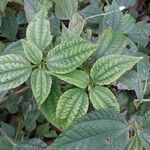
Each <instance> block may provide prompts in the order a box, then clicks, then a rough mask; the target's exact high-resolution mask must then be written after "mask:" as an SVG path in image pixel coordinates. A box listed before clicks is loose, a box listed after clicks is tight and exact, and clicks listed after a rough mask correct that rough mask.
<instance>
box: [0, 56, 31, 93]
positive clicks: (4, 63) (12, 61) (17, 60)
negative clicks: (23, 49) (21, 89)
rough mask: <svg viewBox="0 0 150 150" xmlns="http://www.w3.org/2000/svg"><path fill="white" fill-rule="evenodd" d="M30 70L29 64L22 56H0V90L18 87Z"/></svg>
mask: <svg viewBox="0 0 150 150" xmlns="http://www.w3.org/2000/svg"><path fill="white" fill-rule="evenodd" d="M31 71H32V67H31V64H30V63H29V62H28V61H27V60H26V59H24V58H23V57H22V56H20V55H15V54H9V55H4V56H1V57H0V91H1V90H9V89H11V88H15V87H18V86H19V85H21V84H22V83H23V82H25V81H26V80H27V79H28V77H29V76H30V74H31Z"/></svg>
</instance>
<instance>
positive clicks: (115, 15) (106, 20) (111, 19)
mask: <svg viewBox="0 0 150 150" xmlns="http://www.w3.org/2000/svg"><path fill="white" fill-rule="evenodd" d="M109 12H111V13H110V14H107V15H105V16H104V17H103V22H102V26H103V30H106V29H107V28H109V27H111V28H112V29H113V30H115V31H118V30H119V28H120V24H121V18H122V12H121V11H120V10H119V6H118V4H117V3H116V1H115V0H113V2H112V4H111V6H110V7H109V8H108V9H107V11H106V13H109Z"/></svg>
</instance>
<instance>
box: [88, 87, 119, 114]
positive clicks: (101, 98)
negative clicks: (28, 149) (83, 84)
mask: <svg viewBox="0 0 150 150" xmlns="http://www.w3.org/2000/svg"><path fill="white" fill-rule="evenodd" d="M89 96H90V100H91V102H92V104H93V106H94V108H95V109H97V110H99V109H112V110H117V111H119V104H118V102H117V99H116V97H115V96H114V94H113V93H112V92H111V91H110V90H109V89H108V88H106V87H102V86H95V87H93V88H91V89H90V95H89Z"/></svg>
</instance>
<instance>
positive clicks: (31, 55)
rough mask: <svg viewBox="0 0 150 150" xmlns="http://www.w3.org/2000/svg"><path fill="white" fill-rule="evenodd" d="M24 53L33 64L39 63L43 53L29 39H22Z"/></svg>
mask: <svg viewBox="0 0 150 150" xmlns="http://www.w3.org/2000/svg"><path fill="white" fill-rule="evenodd" d="M22 45H23V48H24V53H25V55H26V57H27V58H28V60H29V61H31V62H32V63H33V64H39V63H40V62H41V61H42V59H43V54H42V52H41V51H40V49H38V48H37V47H36V46H35V45H34V44H33V43H31V42H30V41H26V40H22Z"/></svg>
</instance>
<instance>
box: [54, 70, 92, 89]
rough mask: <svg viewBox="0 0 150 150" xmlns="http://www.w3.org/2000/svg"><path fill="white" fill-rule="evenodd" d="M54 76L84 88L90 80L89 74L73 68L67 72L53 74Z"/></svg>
mask: <svg viewBox="0 0 150 150" xmlns="http://www.w3.org/2000/svg"><path fill="white" fill-rule="evenodd" d="M54 76H56V77H58V78H60V79H61V80H63V81H65V82H67V83H70V84H73V85H76V86H78V87H80V88H83V89H84V88H86V87H87V86H88V84H89V82H90V79H89V75H88V74H87V73H86V72H84V71H82V70H75V71H72V72H70V73H67V74H54Z"/></svg>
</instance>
